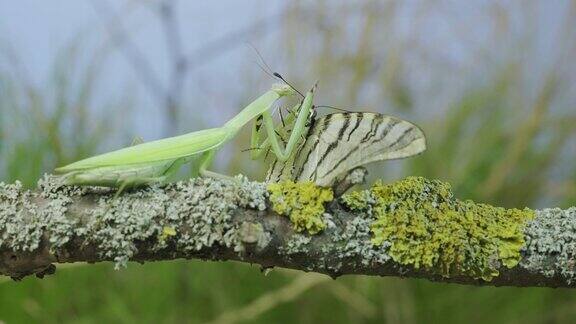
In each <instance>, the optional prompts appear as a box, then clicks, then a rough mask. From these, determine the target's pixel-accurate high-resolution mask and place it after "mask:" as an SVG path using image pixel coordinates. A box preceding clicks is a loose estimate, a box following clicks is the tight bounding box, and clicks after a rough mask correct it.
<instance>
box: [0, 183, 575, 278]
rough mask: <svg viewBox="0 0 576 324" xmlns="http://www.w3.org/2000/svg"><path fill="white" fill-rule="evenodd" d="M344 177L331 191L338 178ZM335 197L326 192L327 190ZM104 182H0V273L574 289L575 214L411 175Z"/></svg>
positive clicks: (572, 210)
mask: <svg viewBox="0 0 576 324" xmlns="http://www.w3.org/2000/svg"><path fill="white" fill-rule="evenodd" d="M347 186H348V185H346V186H344V187H347ZM337 191H338V192H340V191H339V190H337ZM114 193H115V192H114V190H110V189H104V188H95V187H82V188H81V187H74V186H62V185H60V184H59V182H58V180H57V179H56V178H54V177H51V176H46V177H45V178H44V179H42V180H41V181H40V182H39V187H38V189H37V190H34V191H28V190H24V189H23V188H22V186H21V185H20V184H19V183H14V184H0V273H1V274H5V275H9V276H12V277H14V278H21V277H24V276H26V275H29V274H37V275H39V276H42V275H44V274H46V273H49V272H50V271H51V269H52V268H53V266H52V264H54V263H62V262H76V261H88V262H97V261H114V263H115V266H116V267H117V268H122V267H124V266H126V265H127V262H128V261H138V262H145V261H154V260H171V259H175V258H187V259H189V258H201V259H211V260H239V261H244V262H249V263H257V264H260V265H261V266H262V267H264V268H269V267H274V266H279V267H287V268H294V269H301V270H306V271H315V272H320V273H326V274H329V275H330V276H332V277H338V276H340V275H343V274H364V275H380V276H385V275H396V276H412V277H422V278H428V279H431V280H438V281H444V282H458V283H473V284H493V285H517V286H527V285H532V286H543V285H545V286H553V287H556V286H566V287H571V286H574V285H576V284H575V283H574V278H576V274H575V272H574V264H575V262H574V254H575V253H574V252H573V251H574V246H576V209H575V208H572V209H568V210H559V209H549V210H536V211H532V210H530V209H523V210H518V209H504V208H499V207H493V206H489V205H485V204H479V203H475V202H472V201H462V200H458V199H457V198H455V196H454V194H453V193H452V190H451V188H450V186H449V185H448V184H447V183H444V182H441V181H437V180H428V179H425V178H420V177H409V178H407V179H404V180H401V181H398V182H395V183H391V184H384V183H382V182H377V183H376V184H374V185H373V186H372V187H371V188H370V189H368V190H362V191H356V192H352V193H350V194H346V195H344V196H341V197H333V195H334V194H333V192H332V190H330V189H326V188H318V187H316V186H314V185H313V184H311V183H304V184H294V183H283V184H272V185H266V184H263V183H258V182H250V181H248V180H247V179H246V178H244V177H242V176H240V177H238V178H237V179H236V180H235V181H223V180H215V179H208V178H197V179H192V180H188V181H182V182H178V183H174V184H170V185H167V186H165V187H147V188H141V189H138V190H131V191H127V192H125V193H123V194H121V195H120V196H119V197H118V198H115V197H114Z"/></svg>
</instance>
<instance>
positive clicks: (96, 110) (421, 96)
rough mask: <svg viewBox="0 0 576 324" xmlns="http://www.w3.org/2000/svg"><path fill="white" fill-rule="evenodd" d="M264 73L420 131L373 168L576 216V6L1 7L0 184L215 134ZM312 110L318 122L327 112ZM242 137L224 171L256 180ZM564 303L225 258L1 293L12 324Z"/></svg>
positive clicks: (452, 319) (557, 315) (97, 271)
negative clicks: (420, 138)
mask: <svg viewBox="0 0 576 324" xmlns="http://www.w3.org/2000/svg"><path fill="white" fill-rule="evenodd" d="M253 47H254V48H257V49H258V51H259V52H260V53H261V55H262V57H263V58H264V59H265V60H266V62H267V64H268V65H270V66H271V68H272V69H273V70H274V71H278V72H280V73H281V74H282V75H284V76H285V77H286V78H287V79H288V80H290V81H291V82H292V83H293V84H294V85H296V86H297V87H298V88H300V89H301V90H306V89H307V88H309V87H310V86H312V84H313V83H314V82H315V81H316V80H319V82H320V83H319V90H318V94H317V99H316V102H317V103H319V104H325V105H334V106H338V107H344V108H347V109H350V110H362V111H366V110H369V111H377V112H380V113H386V114H392V115H395V116H398V117H402V118H404V119H407V120H410V121H412V122H414V123H416V124H418V125H420V126H421V127H422V128H423V129H424V131H425V133H426V134H427V137H428V143H429V149H428V151H427V152H425V153H424V154H422V155H421V156H418V157H416V158H411V159H407V160H403V161H394V162H387V163H377V164H376V165H373V166H371V168H370V171H371V181H372V180H374V179H376V178H383V179H385V180H386V181H394V180H397V179H400V178H403V177H405V176H407V175H421V176H425V177H429V178H437V179H441V180H444V181H449V182H450V183H452V185H453V189H454V191H455V193H456V195H457V196H458V197H460V198H462V199H474V200H477V201H482V202H488V203H492V204H496V205H500V206H505V207H525V206H528V207H532V208H543V207H568V206H574V205H576V163H574V161H575V159H576V136H575V135H576V134H575V133H576V82H575V81H576V1H561V0H558V1H556V0H553V1H521V0H518V1H440V0H437V1H436V0H434V1H429V0H421V1H417V0H416V1H391V0H388V1H342V2H338V1H270V0H268V1H232V0H229V1H212V2H208V1H206V2H203V1H194V2H192V1H175V0H165V1H161V0H156V1H154V0H146V1H144V0H140V1H134V0H129V1H125V0H123V1H105V0H84V1H72V0H61V1H50V2H46V1H41V0H23V1H7V0H3V1H0V157H1V158H0V175H1V180H3V181H5V182H12V181H14V180H16V179H19V180H21V181H22V182H23V183H24V184H25V185H26V186H28V187H30V188H33V187H34V186H35V183H36V181H37V179H38V178H39V177H40V176H41V175H42V174H43V173H45V172H51V171H52V170H53V169H54V167H55V166H58V165H63V164H65V163H68V162H72V161H74V160H77V159H79V158H84V157H87V156H89V155H92V154H95V153H101V152H105V151H108V150H112V149H116V148H119V147H122V146H126V145H129V144H130V142H131V141H132V139H133V138H134V137H137V136H141V137H143V138H144V139H145V140H153V139H158V138H161V137H165V136H172V135H176V134H181V133H185V132H188V131H192V130H198V129H202V128H207V127H216V126H219V125H221V124H222V123H224V122H225V121H226V120H227V119H229V118H230V117H232V116H233V115H235V114H236V113H237V112H238V111H239V110H240V109H241V108H242V107H243V106H244V105H245V104H247V103H248V102H250V101H251V100H253V99H254V98H255V97H256V96H258V95H260V94H261V93H263V92H264V91H266V90H267V89H268V88H269V86H270V84H271V82H273V80H272V79H271V78H270V77H269V76H268V75H266V74H265V73H264V72H263V71H262V69H261V68H260V67H259V66H258V64H257V63H256V62H257V61H258V55H257V54H256V53H255V51H254V50H253ZM329 112H330V111H329V110H323V113H329ZM248 143H249V129H247V130H246V131H245V132H243V133H242V134H240V135H239V136H238V137H237V138H236V139H235V140H234V142H233V143H231V144H228V145H227V146H226V147H225V148H224V149H223V150H222V151H221V152H219V154H218V157H217V161H216V166H215V167H214V168H215V169H216V170H217V171H220V172H227V173H231V174H236V173H240V172H242V173H244V174H247V175H248V176H250V177H251V178H254V179H261V178H262V176H263V174H264V171H265V169H266V166H265V165H264V164H263V163H262V162H254V161H252V160H250V159H249V156H248V153H247V152H242V149H245V148H248ZM575 313H576V291H572V290H563V289H556V290H553V289H546V288H530V289H519V288H493V287H471V286H459V285H448V284H437V283H431V282H428V281H425V280H415V279H398V278H369V277H360V276H357V277H344V278H340V279H338V280H337V281H332V280H330V279H327V278H326V277H324V276H320V275H314V274H304V273H299V272H295V271H287V270H281V269H277V270H274V271H272V272H271V273H270V274H268V275H264V274H262V273H261V272H260V270H259V268H257V267H255V266H249V265H246V264H238V263H233V262H226V263H223V262H220V263H214V262H202V261H186V262H184V261H178V262H162V263H149V264H145V265H138V264H130V265H129V267H128V269H125V270H120V271H114V270H113V269H112V265H111V264H98V265H82V264H80V265H73V266H68V267H62V268H59V269H58V272H57V273H56V275H54V276H51V277H48V278H45V279H44V280H38V279H34V278H28V279H25V280H24V281H23V282H20V283H14V282H10V281H8V280H4V281H2V282H1V283H0V320H2V321H5V322H6V323H20V322H30V321H34V322H45V323H53V322H54V323H56V322H58V323H59V322H72V323H97V322H103V321H107V322H137V321H138V322H154V323H204V322H213V323H231V322H260V323H269V322H304V323H308V322H328V321H329V322H331V323H347V322H352V321H354V322H360V323H419V322H442V323H462V322H486V321H493V322H498V323H500V322H503V323H517V322H522V323H540V322H549V323H555V322H569V321H570V320H573V318H574V315H576V314H575Z"/></svg>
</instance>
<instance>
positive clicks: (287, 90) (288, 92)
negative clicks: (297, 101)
mask: <svg viewBox="0 0 576 324" xmlns="http://www.w3.org/2000/svg"><path fill="white" fill-rule="evenodd" d="M272 91H274V92H276V93H277V94H278V95H279V96H281V97H284V96H292V95H294V94H296V91H295V90H294V89H293V88H292V87H291V86H290V85H288V84H285V83H275V84H273V85H272Z"/></svg>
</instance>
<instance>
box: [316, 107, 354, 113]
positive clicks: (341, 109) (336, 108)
mask: <svg viewBox="0 0 576 324" xmlns="http://www.w3.org/2000/svg"><path fill="white" fill-rule="evenodd" d="M316 108H330V109H334V110H339V111H345V112H351V111H352V110H347V109H343V108H338V107H334V106H328V105H322V106H316Z"/></svg>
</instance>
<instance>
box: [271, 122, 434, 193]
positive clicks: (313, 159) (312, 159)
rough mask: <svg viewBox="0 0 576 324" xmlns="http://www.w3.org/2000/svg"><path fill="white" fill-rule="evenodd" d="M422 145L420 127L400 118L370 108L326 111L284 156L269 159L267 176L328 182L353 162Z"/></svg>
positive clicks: (402, 155)
mask: <svg viewBox="0 0 576 324" xmlns="http://www.w3.org/2000/svg"><path fill="white" fill-rule="evenodd" d="M425 149H426V139H425V136H424V133H423V132H422V130H421V129H420V128H418V127H417V126H416V125H414V124H412V123H410V122H407V121H405V120H402V119H399V118H396V117H392V116H387V115H382V114H378V113H370V112H346V113H335V114H329V115H326V116H323V117H321V118H318V119H316V120H314V121H313V124H312V125H310V128H309V129H308V133H307V135H306V139H305V141H303V143H302V144H301V145H300V147H299V148H298V150H297V151H296V154H293V156H292V157H291V158H290V159H289V160H288V161H286V162H284V163H282V162H279V161H277V160H275V161H274V162H273V163H272V164H271V166H270V169H269V170H268V173H267V176H266V181H267V182H278V181H281V180H293V181H297V182H298V181H307V180H309V181H313V182H315V183H316V184H317V185H319V186H323V187H331V186H333V185H334V184H335V183H337V182H338V181H339V180H341V179H342V178H343V177H344V176H346V175H347V173H348V172H349V171H350V170H352V169H354V168H356V167H359V166H362V165H365V164H368V163H370V162H375V161H381V160H392V159H400V158H406V157H409V156H413V155H416V154H419V153H421V152H423V151H424V150H425Z"/></svg>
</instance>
